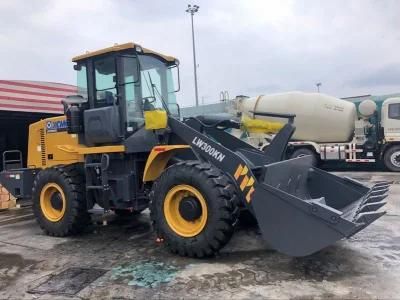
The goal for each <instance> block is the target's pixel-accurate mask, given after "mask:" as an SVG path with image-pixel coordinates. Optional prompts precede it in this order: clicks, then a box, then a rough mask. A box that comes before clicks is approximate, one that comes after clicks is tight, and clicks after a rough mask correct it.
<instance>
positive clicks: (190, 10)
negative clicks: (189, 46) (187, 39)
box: [186, 4, 200, 106]
mask: <svg viewBox="0 0 400 300" xmlns="http://www.w3.org/2000/svg"><path fill="white" fill-rule="evenodd" d="M199 8H200V7H199V6H197V5H193V6H191V5H190V4H188V8H187V9H186V12H187V13H190V16H191V20H192V43H193V68H194V92H195V96H196V106H199V91H198V88H197V63H196V46H195V43H194V25H193V16H194V14H195V13H197V12H198V11H199Z"/></svg>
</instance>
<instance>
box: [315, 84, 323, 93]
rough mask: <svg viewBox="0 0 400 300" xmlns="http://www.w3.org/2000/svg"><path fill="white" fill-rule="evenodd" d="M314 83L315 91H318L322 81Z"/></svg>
mask: <svg viewBox="0 0 400 300" xmlns="http://www.w3.org/2000/svg"><path fill="white" fill-rule="evenodd" d="M315 85H316V86H317V91H318V93H319V87H320V86H321V85H322V83H321V82H317V83H316V84H315Z"/></svg>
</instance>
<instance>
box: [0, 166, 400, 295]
mask: <svg viewBox="0 0 400 300" xmlns="http://www.w3.org/2000/svg"><path fill="white" fill-rule="evenodd" d="M339 174H340V175H343V176H351V177H353V178H356V179H358V180H360V181H363V182H366V183H372V182H374V181H380V180H390V181H394V185H393V186H392V187H391V191H390V196H389V197H388V201H389V203H388V205H387V211H388V214H387V215H385V216H383V217H382V218H381V219H379V220H378V221H376V222H375V223H374V224H372V225H370V226H369V227H368V228H367V229H365V230H363V231H362V232H360V233H358V234H357V235H356V236H354V237H353V238H351V239H350V240H345V241H340V242H338V243H336V244H334V245H332V246H330V247H328V248H326V249H324V250H323V251H321V252H319V253H316V254H314V255H311V256H308V257H303V258H291V257H287V256H285V255H282V254H279V253H277V252H275V251H273V250H270V249H268V247H267V246H266V245H265V244H264V242H263V240H262V238H261V236H260V235H259V233H258V230H257V228H256V227H253V228H245V227H239V228H237V230H236V233H235V235H234V237H233V239H232V240H231V241H230V243H229V244H228V246H227V247H225V248H224V249H223V251H221V253H220V254H219V255H218V256H217V257H214V258H210V259H206V260H198V259H189V258H182V257H178V256H175V255H172V254H170V253H169V252H167V251H166V250H165V249H164V248H163V246H162V245H160V244H157V243H156V242H155V237H154V234H153V232H152V230H151V225H150V223H149V216H148V213H147V212H144V213H143V214H142V215H140V216H139V217H136V218H135V219H132V220H127V219H125V220H121V219H113V217H112V216H109V217H108V225H107V226H102V225H93V226H91V227H90V228H88V230H87V232H86V233H85V234H83V235H80V236H76V237H70V238H54V237H48V236H45V235H43V233H42V232H41V230H40V229H39V227H38V226H37V225H36V223H35V220H34V219H33V215H32V213H31V211H30V208H23V209H19V210H13V211H7V212H4V211H3V212H0V299H104V298H113V299H132V298H138V299H142V298H148V299H153V298H156V299H159V298H161V299H180V298H182V299H184V298H185V299H192V298H200V297H201V298H206V299H207V298H217V297H219V298H220V299H227V298H248V299H250V298H251V299H258V298H259V299H261V298H271V299H277V298H283V299H285V298H295V299H310V298H317V299H318V298H324V299H325V298H341V299H343V298H354V299H371V298H385V299H388V298H391V299H394V298H399V297H400V296H399V295H400V199H399V195H400V185H399V182H398V181H399V179H398V178H399V176H398V175H396V174H393V173H367V172H357V173H350V172H343V173H339Z"/></svg>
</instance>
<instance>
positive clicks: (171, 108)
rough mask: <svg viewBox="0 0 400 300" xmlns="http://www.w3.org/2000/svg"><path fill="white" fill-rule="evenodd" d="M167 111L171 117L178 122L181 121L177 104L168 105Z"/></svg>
mask: <svg viewBox="0 0 400 300" xmlns="http://www.w3.org/2000/svg"><path fill="white" fill-rule="evenodd" d="M168 110H169V113H170V114H171V116H172V117H174V118H176V119H178V120H180V119H181V108H180V106H179V104H178V103H169V104H168Z"/></svg>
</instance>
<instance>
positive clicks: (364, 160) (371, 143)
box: [233, 92, 400, 172]
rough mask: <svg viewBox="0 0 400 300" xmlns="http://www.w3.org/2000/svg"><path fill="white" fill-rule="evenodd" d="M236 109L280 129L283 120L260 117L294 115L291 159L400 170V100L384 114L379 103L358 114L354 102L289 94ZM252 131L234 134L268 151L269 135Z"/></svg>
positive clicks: (242, 101)
mask: <svg viewBox="0 0 400 300" xmlns="http://www.w3.org/2000/svg"><path fill="white" fill-rule="evenodd" d="M233 106H234V107H233V108H234V110H235V111H236V113H238V114H239V115H241V116H242V118H247V119H249V120H263V121H265V122H266V123H268V122H270V123H272V124H275V127H276V124H279V123H283V122H284V121H283V120H282V119H279V118H272V117H264V116H260V115H259V114H258V113H260V112H261V113H262V112H268V113H277V114H279V113H285V114H288V113H289V114H295V115H296V117H295V119H294V125H295V126H296V132H295V134H294V136H293V138H292V141H291V142H290V144H289V146H288V150H287V157H288V158H293V157H299V156H304V155H312V156H313V157H314V162H315V164H318V163H320V162H324V161H336V162H339V161H340V162H344V163H349V164H375V163H378V162H383V163H384V165H385V166H386V167H387V168H388V169H389V170H390V171H394V172H399V171H400V97H398V98H389V99H386V100H385V101H384V102H383V103H382V105H381V107H380V108H379V109H378V108H377V104H376V103H375V102H374V101H372V100H364V101H362V102H361V103H360V104H359V105H358V109H357V107H356V105H355V104H354V103H352V102H349V101H345V100H342V99H338V98H335V97H332V96H328V95H325V94H320V93H303V92H289V93H281V94H272V95H266V96H258V97H251V98H248V97H242V98H238V99H237V100H236V101H235V102H234V105H233ZM244 125H246V122H244ZM267 127H268V126H267ZM272 127H274V126H272ZM275 127H274V128H275ZM252 129H254V128H246V126H244V127H243V130H242V132H240V133H239V132H236V133H235V132H234V133H233V134H235V135H239V134H240V135H241V137H242V138H243V139H245V140H247V141H248V142H249V143H251V144H253V145H254V146H257V147H260V148H263V147H266V146H267V145H268V139H269V136H268V135H267V133H268V132H267V131H265V130H262V129H261V130H260V129H259V130H252ZM270 138H273V136H270Z"/></svg>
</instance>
